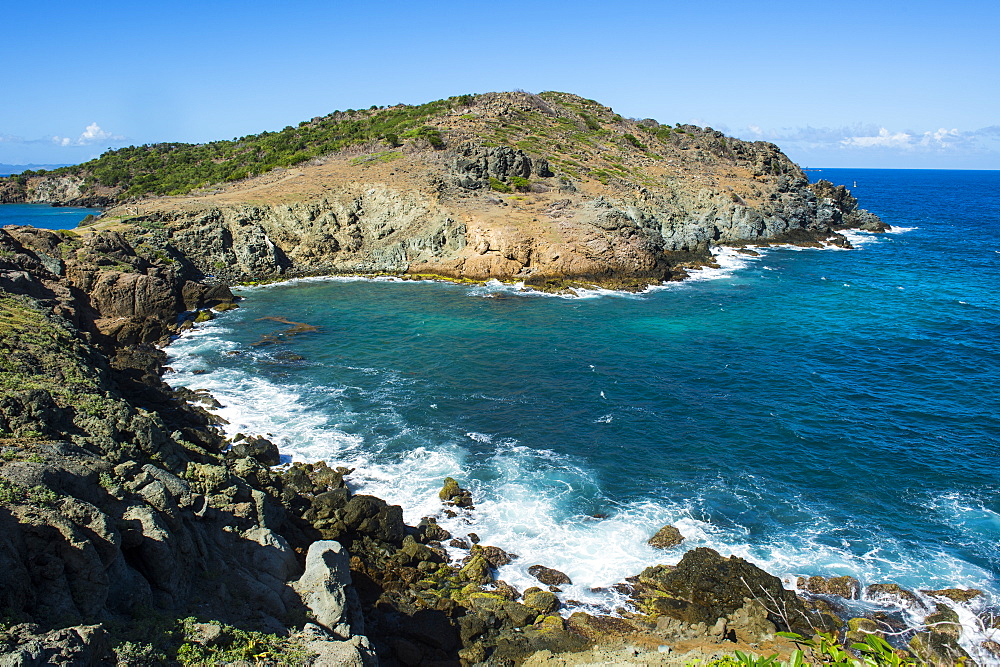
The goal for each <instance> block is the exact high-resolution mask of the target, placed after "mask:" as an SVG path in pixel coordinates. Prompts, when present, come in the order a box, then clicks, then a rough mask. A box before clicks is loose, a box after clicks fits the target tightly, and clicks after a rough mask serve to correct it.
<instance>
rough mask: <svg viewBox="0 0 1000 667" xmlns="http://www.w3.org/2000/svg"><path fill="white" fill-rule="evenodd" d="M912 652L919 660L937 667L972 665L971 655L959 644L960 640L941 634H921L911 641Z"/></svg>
mask: <svg viewBox="0 0 1000 667" xmlns="http://www.w3.org/2000/svg"><path fill="white" fill-rule="evenodd" d="M909 646H910V651H912V652H913V654H914V655H915V656H917V658H919V659H920V660H922V661H923V662H924V663H926V664H929V665H935V666H936V667H950V666H951V665H971V664H972V663H971V661H970V660H969V654H968V653H966V652H965V649H963V648H962V647H961V646H959V644H958V640H957V639H956V638H955V637H954V636H952V635H950V634H944V633H941V632H920V633H917V634H916V635H914V636H913V638H912V639H910V644H909Z"/></svg>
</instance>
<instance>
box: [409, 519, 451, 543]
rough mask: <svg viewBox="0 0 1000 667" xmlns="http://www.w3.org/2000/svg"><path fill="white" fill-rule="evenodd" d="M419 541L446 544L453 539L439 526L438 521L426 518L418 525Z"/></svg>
mask: <svg viewBox="0 0 1000 667" xmlns="http://www.w3.org/2000/svg"><path fill="white" fill-rule="evenodd" d="M417 539H418V540H420V541H421V542H444V541H445V540H448V539H451V533H449V532H448V531H447V530H445V529H444V528H442V527H441V526H439V525H438V524H437V519H435V518H434V517H431V516H425V517H424V518H422V519H421V520H420V523H418V524H417Z"/></svg>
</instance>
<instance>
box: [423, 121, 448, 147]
mask: <svg viewBox="0 0 1000 667" xmlns="http://www.w3.org/2000/svg"><path fill="white" fill-rule="evenodd" d="M417 136H418V137H423V138H424V139H426V140H427V142H428V143H430V145H431V146H432V147H434V148H435V149H440V148H444V139H442V138H441V131H440V130H438V129H436V128H433V127H430V126H428V125H425V126H424V127H422V128H420V130H419V131H418V132H417Z"/></svg>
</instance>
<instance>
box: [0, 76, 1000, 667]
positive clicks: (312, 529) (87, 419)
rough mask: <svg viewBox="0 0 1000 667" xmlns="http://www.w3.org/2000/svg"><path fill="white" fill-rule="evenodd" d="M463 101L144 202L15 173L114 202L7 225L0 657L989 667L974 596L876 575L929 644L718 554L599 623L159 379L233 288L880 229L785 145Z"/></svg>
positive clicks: (594, 115)
mask: <svg viewBox="0 0 1000 667" xmlns="http://www.w3.org/2000/svg"><path fill="white" fill-rule="evenodd" d="M453 100H454V102H453V103H449V104H448V105H443V106H442V107H441V110H440V113H439V114H437V115H432V116H428V117H421V118H420V119H419V122H420V124H419V126H418V129H417V130H416V131H414V132H413V133H412V136H409V137H407V136H405V135H404V136H396V135H393V136H391V137H382V138H379V139H371V138H368V139H366V140H365V141H362V142H359V143H354V144H351V143H347V144H345V145H344V146H341V147H340V148H339V149H338V150H337V151H334V152H331V153H327V154H323V155H321V156H315V157H309V158H308V159H307V160H306V161H304V162H300V163H296V164H295V165H292V166H289V167H286V168H280V169H277V170H272V171H268V172H267V173H264V174H261V175H258V176H255V177H252V178H246V179H236V180H231V181H230V182H228V183H225V184H212V185H209V186H204V185H202V186H199V188H195V189H192V190H190V191H188V192H185V193H183V194H176V195H172V196H162V197H141V196H136V195H135V193H134V189H135V187H140V189H141V186H135V185H134V181H130V182H126V183H125V184H121V183H119V184H117V185H109V184H107V183H102V182H101V181H100V179H98V178H97V177H95V176H94V172H95V171H96V170H98V168H99V165H98V166H93V165H92V166H91V167H89V169H91V171H90V172H88V171H87V169H82V170H77V171H76V172H74V171H73V170H68V171H65V172H62V173H57V174H55V175H40V176H37V175H33V176H30V177H28V178H26V179H21V180H8V181H6V182H5V183H4V184H3V185H2V186H0V193H2V197H3V200H4V201H49V202H61V203H73V204H80V203H101V204H104V205H107V206H109V208H108V210H107V211H106V212H105V213H104V215H102V216H101V219H100V220H99V221H98V222H97V223H96V224H94V225H89V226H87V227H84V228H81V229H79V230H75V231H63V232H52V231H44V230H36V229H32V228H26V227H7V228H4V229H2V230H0V348H2V354H0V664H11V665H41V664H119V665H145V664H176V663H181V664H222V663H240V664H246V663H248V662H249V663H255V664H309V663H311V664H322V665H330V664H344V665H374V664H379V663H381V664H384V665H396V664H401V665H408V666H409V665H431V664H437V665H445V664H454V665H459V664H463V665H472V664H480V663H486V664H497V665H501V664H502V665H515V664H530V665H538V664H543V663H544V664H566V665H569V664H574V665H575V664H678V665H679V664H689V663H691V662H692V661H696V660H700V661H703V662H705V663H711V662H712V661H713V660H716V659H723V660H725V658H724V657H723V656H726V655H731V654H733V652H734V651H737V650H740V651H744V652H746V653H756V654H764V655H768V654H771V653H777V654H779V655H781V656H788V655H790V654H791V652H792V651H793V650H794V649H795V645H794V643H793V642H792V641H790V640H789V639H788V638H787V637H782V636H781V635H780V634H778V633H779V632H795V633H799V634H800V635H803V636H806V637H810V636H812V635H813V634H814V633H815V632H828V633H830V634H831V635H832V636H833V637H834V639H835V641H838V642H847V643H848V644H850V643H852V642H855V641H861V640H863V639H864V637H865V636H868V635H877V636H885V637H887V638H889V639H891V640H892V642H893V643H894V644H895V645H897V646H904V645H905V646H908V647H909V650H910V652H911V654H912V656H913V657H912V658H908V659H919V660H923V661H926V662H929V663H932V664H953V663H955V662H957V661H961V660H963V659H965V658H966V657H967V656H966V654H965V652H964V650H963V649H962V647H961V646H960V645H959V640H960V639H961V631H962V630H961V628H962V625H961V623H959V618H958V614H957V613H956V611H955V607H956V605H958V604H959V603H961V602H967V601H968V599H969V598H974V597H976V596H978V595H980V594H979V592H978V591H966V590H957V589H949V590H943V591H922V592H911V591H907V590H904V589H901V588H899V587H898V586H895V585H892V584H884V585H874V586H870V587H868V590H867V591H864V594H865V595H866V596H867V598H869V599H874V598H882V599H885V600H888V601H890V602H898V603H900V604H903V605H909V606H910V607H911V608H917V609H924V611H925V616H926V620H925V624H924V626H923V627H922V628H921V629H919V630H905V628H904V627H903V624H902V622H901V620H900V616H899V615H898V614H894V613H888V612H887V613H882V612H879V613H874V614H871V617H870V618H850V613H849V611H848V609H849V606H848V605H846V604H845V601H846V600H851V599H857V598H858V597H859V596H860V595H862V591H861V589H860V586H859V584H858V582H857V581H855V580H853V579H851V578H849V577H840V578H834V579H823V578H820V577H813V578H810V579H803V580H801V581H799V582H798V586H797V589H798V592H793V591H791V590H788V589H786V588H785V586H784V585H783V583H782V581H781V580H779V579H778V578H777V577H774V576H772V575H770V574H768V573H766V572H764V571H763V570H761V569H760V568H758V567H756V566H754V565H753V564H751V563H749V562H747V561H744V560H742V559H740V558H737V557H735V556H731V557H724V556H723V555H720V554H718V553H716V552H714V551H712V550H711V549H706V548H697V549H692V550H690V551H687V552H686V553H683V556H682V557H680V559H679V562H678V563H677V565H675V566H668V565H661V566H656V567H651V568H647V569H646V570H645V571H643V572H641V573H637V574H636V576H635V577H632V578H630V579H628V580H627V581H623V582H621V583H620V584H618V586H617V588H616V590H617V591H618V592H619V593H620V594H621V596H622V597H623V599H626V600H627V602H626V603H624V604H623V606H622V607H621V608H619V609H616V610H606V611H605V612H602V613H587V612H585V611H582V610H573V609H572V607H573V605H572V602H571V601H569V600H565V599H563V597H562V596H561V595H560V593H561V590H560V588H559V587H560V585H561V584H565V583H568V582H567V578H566V575H564V574H563V573H561V572H558V571H556V570H553V569H551V568H549V567H546V565H545V564H544V563H539V564H534V565H532V566H531V567H530V568H529V571H530V572H531V573H532V574H533V576H535V578H536V579H537V580H538V585H537V586H535V587H532V588H529V589H527V590H523V591H518V590H515V589H514V588H513V587H512V586H510V585H509V584H507V583H505V582H503V581H499V580H497V573H496V571H497V568H498V567H500V566H502V565H504V564H506V563H508V562H510V559H512V558H516V554H509V553H506V552H504V551H503V550H501V549H499V548H497V547H494V546H490V545H488V544H485V543H482V542H480V541H479V538H478V537H477V536H475V535H451V534H449V533H448V532H447V531H445V530H444V529H443V528H442V527H440V526H438V525H437V522H436V520H435V517H433V516H431V517H427V518H425V519H423V520H421V521H420V522H419V523H418V525H415V526H410V525H406V524H405V523H404V521H403V514H402V510H401V508H399V507H398V506H393V505H389V504H387V503H386V502H384V501H382V500H380V499H378V498H375V497H372V496H367V495H363V494H357V493H355V492H354V491H352V489H351V486H350V473H351V472H352V471H350V470H348V469H345V468H338V467H331V466H329V465H327V464H326V463H323V462H315V463H310V464H294V465H286V466H279V465H278V464H279V462H280V461H279V454H278V451H277V449H276V447H275V446H274V445H273V444H272V443H270V442H269V441H267V440H266V439H264V438H261V437H258V436H257V435H255V434H247V435H237V436H234V437H233V438H227V437H226V436H225V434H224V432H223V430H222V429H221V428H220V423H219V418H218V417H217V416H215V415H213V414H212V412H211V411H210V409H207V408H211V407H212V406H213V405H214V399H213V398H212V397H211V396H209V395H207V394H205V393H203V392H194V391H190V390H179V391H175V390H172V389H171V388H170V387H168V386H167V385H166V384H164V382H163V381H162V380H161V374H162V371H163V363H164V360H165V355H164V353H163V352H162V350H161V349H160V347H162V345H164V344H166V343H167V342H168V341H169V339H170V336H171V335H173V334H175V333H177V332H178V331H181V330H183V329H185V328H188V327H192V326H197V324H198V323H199V322H201V321H204V320H206V319H210V318H212V317H215V316H216V314H217V313H221V312H224V311H225V310H228V309H231V308H234V307H238V305H237V299H236V298H235V297H234V296H233V294H232V292H231V291H230V290H229V287H228V286H227V285H229V284H233V283H235V282H245V281H261V280H274V279H284V278H289V277H294V276H298V275H316V274H330V273H392V274H400V275H407V274H408V275H435V276H441V277H447V278H451V279H462V280H466V279H468V280H485V279H488V278H497V279H502V280H517V281H524V282H525V283H526V284H528V285H534V286H537V287H539V288H542V289H565V288H567V287H572V286H576V285H592V284H598V285H605V286H613V287H621V288H627V289H635V288H639V287H642V286H644V285H646V284H649V283H650V282H660V281H663V280H670V279H677V278H680V277H683V276H684V272H685V269H686V268H689V267H691V266H699V265H704V264H707V263H710V262H711V261H712V256H711V253H710V250H711V247H712V246H713V245H716V244H729V245H735V246H742V245H747V244H755V245H760V244H766V243H799V244H836V245H846V243H847V242H846V239H845V238H844V236H843V235H841V234H839V232H838V230H839V229H842V228H845V227H861V228H865V229H869V230H873V231H878V230H883V229H884V228H885V227H884V225H883V224H882V223H881V222H880V221H879V220H878V219H877V218H876V217H875V216H873V215H871V214H870V213H867V212H865V211H862V210H860V209H858V207H857V201H856V200H855V199H854V198H853V197H851V195H850V194H849V193H848V192H846V191H845V190H844V189H843V188H842V187H834V186H832V185H830V184H828V183H824V182H820V183H818V184H812V185H810V184H808V182H807V181H806V179H805V178H804V176H803V174H802V172H801V170H800V169H799V168H798V167H797V166H795V165H794V164H792V163H791V162H790V161H788V160H787V158H785V157H784V156H783V155H782V154H781V153H780V151H778V149H777V148H776V147H774V146H773V145H771V144H763V143H756V144H750V143H747V142H741V141H738V140H734V139H730V138H728V137H724V136H722V135H721V134H720V133H717V132H714V131H712V130H706V129H701V128H694V127H692V126H682V127H674V128H667V129H666V130H664V127H665V126H660V125H659V124H657V123H655V122H654V121H636V120H628V119H623V118H621V117H620V116H617V115H615V114H614V113H613V112H612V111H611V110H610V109H608V108H606V107H602V106H600V105H597V104H596V103H593V102H591V101H588V100H582V99H580V98H576V97H573V96H569V95H564V94H560V93H550V94H543V95H542V96H535V95H530V94H526V93H510V94H487V95H480V96H464V97H463V98H453ZM379 111H381V110H379ZM375 113H377V111H376V110H371V111H368V112H350V113H348V114H347V117H346V118H347V120H351V122H354V121H357V120H358V119H359V118H370V117H371V116H373V115H374V114H375ZM325 118H326V121H325V120H324V119H323V118H320V119H313V121H310V123H311V124H313V125H321V124H322V123H323V122H327V121H329V120H330V118H329V117H325ZM334 120H336V121H337V122H341V121H344V120H345V118H340V117H338V118H335V119H334ZM306 125H308V123H307V124H303V126H300V127H304V126H306ZM426 128H430V129H426ZM129 183H133V185H129ZM126 186H127V187H126ZM130 192H131V194H130ZM440 497H441V502H442V505H441V512H442V513H444V512H454V513H460V512H468V511H474V510H473V508H472V506H473V505H474V501H475V499H474V498H472V497H471V495H470V494H469V493H468V492H467V491H465V490H464V489H462V487H461V485H460V483H459V481H456V480H452V479H447V480H442V489H441V494H440ZM651 540H652V541H651V544H654V546H657V547H659V548H663V549H664V550H665V560H669V561H671V562H676V561H677V560H678V556H681V554H682V552H684V546H683V536H681V535H680V534H679V532H678V531H677V530H676V529H673V528H670V527H665V528H664V529H663V530H661V531H659V532H658V533H657V534H656V535H655V536H653V537H652V538H651ZM567 607H569V608H570V611H572V613H568V612H567ZM900 632H902V634H900ZM987 648H990V647H987ZM995 648H996V649H997V650H1000V647H995ZM722 664H730V663H725V662H723V663H722ZM965 664H971V662H966V663H965Z"/></svg>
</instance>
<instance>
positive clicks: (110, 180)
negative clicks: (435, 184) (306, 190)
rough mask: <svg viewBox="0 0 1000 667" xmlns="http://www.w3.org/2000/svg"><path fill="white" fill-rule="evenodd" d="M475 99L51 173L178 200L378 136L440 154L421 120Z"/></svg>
mask: <svg viewBox="0 0 1000 667" xmlns="http://www.w3.org/2000/svg"><path fill="white" fill-rule="evenodd" d="M473 101H474V98H473V97H472V96H459V97H457V98H450V99H445V100H437V101H434V102H428V103H426V104H421V105H417V106H408V105H397V106H394V107H387V108H384V109H368V110H365V111H349V112H340V111H335V112H333V113H331V114H329V115H326V116H322V117H317V118H313V119H312V120H310V121H305V122H303V123H300V124H299V125H298V126H297V127H291V126H289V127H286V128H284V129H283V130H281V131H278V132H262V133H260V134H257V135H248V136H245V137H236V138H234V139H232V140H224V141H213V142H209V143H205V144H183V143H159V144H146V145H143V146H128V147H125V148H119V149H117V150H112V151H108V152H106V153H104V154H103V155H101V156H100V157H99V158H96V159H94V160H91V161H89V162H85V163H83V164H81V165H76V166H72V167H61V168H59V169H56V170H53V172H51V173H56V174H79V175H83V176H86V182H87V184H88V185H91V186H93V185H102V186H106V187H117V188H121V189H122V190H123V195H124V196H126V197H128V196H142V195H145V194H154V195H167V194H183V193H186V192H190V191H191V190H193V189H195V188H198V187H202V186H205V185H211V184H215V183H225V182H231V181H237V180H240V179H244V178H247V177H250V176H256V175H258V174H263V173H265V172H267V171H270V170H271V169H275V168H277V167H290V166H293V165H296V164H300V163H302V162H305V161H307V160H311V159H312V158H314V157H317V156H320V155H325V154H328V153H332V152H335V151H338V150H340V149H342V148H344V147H347V146H353V145H357V144H362V143H366V142H369V141H375V140H381V139H383V138H384V139H385V140H386V141H387V142H388V143H389V144H390V145H392V146H397V145H399V143H398V142H399V137H400V136H404V137H405V136H410V137H420V138H423V139H426V140H427V141H428V142H429V143H430V144H431V146H433V147H434V148H442V147H444V145H445V144H444V137H443V136H442V134H441V131H440V130H438V129H437V128H435V127H433V126H431V125H428V123H427V121H429V120H431V119H433V118H434V117H437V116H440V115H441V114H443V113H445V112H447V111H448V110H450V109H451V108H453V107H455V106H462V105H468V104H471V103H472V102H473ZM25 175H27V176H31V175H38V172H35V173H32V174H28V172H24V174H22V176H25Z"/></svg>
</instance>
